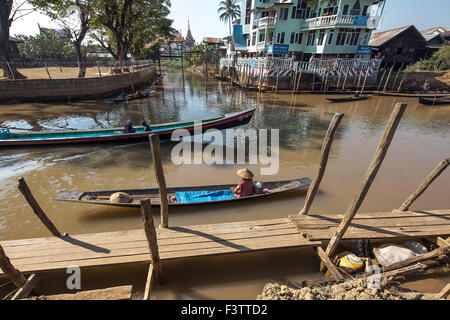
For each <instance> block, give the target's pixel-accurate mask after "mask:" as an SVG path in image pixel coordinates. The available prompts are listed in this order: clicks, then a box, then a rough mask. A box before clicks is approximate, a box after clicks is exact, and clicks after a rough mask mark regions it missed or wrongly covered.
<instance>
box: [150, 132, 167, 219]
mask: <svg viewBox="0 0 450 320" xmlns="http://www.w3.org/2000/svg"><path fill="white" fill-rule="evenodd" d="M149 140H150V148H151V150H152V156H153V166H154V168H155V175H156V181H157V182H158V189H159V197H160V200H161V225H162V227H163V228H168V227H169V200H168V199H167V188H166V179H165V177H164V170H163V166H162V161H161V149H160V140H159V136H158V135H156V134H151V135H150V136H149Z"/></svg>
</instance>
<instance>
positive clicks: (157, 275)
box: [141, 199, 163, 300]
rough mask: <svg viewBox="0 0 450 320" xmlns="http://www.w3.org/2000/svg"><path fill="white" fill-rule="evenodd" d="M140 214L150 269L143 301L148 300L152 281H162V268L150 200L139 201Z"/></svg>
mask: <svg viewBox="0 0 450 320" xmlns="http://www.w3.org/2000/svg"><path fill="white" fill-rule="evenodd" d="M141 214H142V219H143V220H144V230H145V236H146V237H147V241H148V247H149V250H150V261H151V264H150V267H149V272H148V275H147V283H146V286H145V292H144V300H149V299H150V291H151V287H152V285H153V283H154V280H157V279H158V280H159V281H160V282H161V281H162V279H163V277H162V267H161V260H160V257H159V249H158V238H157V235H156V228H155V223H154V222H153V215H152V204H151V201H150V199H147V200H142V201H141Z"/></svg>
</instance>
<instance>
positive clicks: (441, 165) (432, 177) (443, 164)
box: [398, 158, 450, 211]
mask: <svg viewBox="0 0 450 320" xmlns="http://www.w3.org/2000/svg"><path fill="white" fill-rule="evenodd" d="M449 165H450V158H449V159H445V160H444V161H442V162H441V163H439V165H438V166H437V167H436V168H435V169H434V170H433V171H432V172H431V173H430V174H429V175H428V177H426V179H425V180H424V181H423V182H422V183H421V184H420V185H419V186H418V187H417V189H416V191H414V193H413V194H411V195H410V196H409V198H408V199H407V200H406V201H405V202H404V203H403V204H402V206H401V207H400V208H399V209H398V211H408V210H409V207H410V206H411V205H412V204H413V203H414V201H416V200H417V199H418V198H419V197H420V196H421V195H422V194H423V193H424V192H425V191H426V190H427V189H428V187H429V186H430V185H431V184H432V183H433V181H434V180H436V179H437V178H438V177H439V176H440V175H441V173H442V172H444V170H445V169H447V167H448V166H449Z"/></svg>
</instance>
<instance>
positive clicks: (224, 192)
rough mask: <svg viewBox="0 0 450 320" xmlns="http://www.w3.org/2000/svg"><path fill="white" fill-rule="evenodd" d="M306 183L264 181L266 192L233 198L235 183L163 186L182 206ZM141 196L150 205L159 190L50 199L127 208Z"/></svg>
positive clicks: (61, 194)
mask: <svg viewBox="0 0 450 320" xmlns="http://www.w3.org/2000/svg"><path fill="white" fill-rule="evenodd" d="M310 185H311V179H309V178H300V179H294V180H287V181H271V182H264V183H263V186H264V189H265V191H266V192H262V193H260V194H254V195H252V196H248V197H242V198H236V197H234V195H233V191H232V190H233V189H234V188H235V187H236V184H229V185H228V184H227V185H211V186H198V187H177V188H167V196H168V200H169V206H173V207H184V206H194V205H209V204H217V203H230V202H236V201H243V200H251V199H259V198H264V197H269V196H274V195H277V194H280V193H285V192H288V191H292V190H301V189H308V188H309V186H310ZM173 197H176V199H177V201H176V202H173V201H170V199H172V198H173ZM144 199H151V202H152V206H155V207H158V206H160V196H159V190H158V189H136V190H111V191H96V192H79V191H59V192H58V193H57V194H56V195H55V196H54V197H53V200H55V201H68V202H76V203H84V204H93V205H106V206H115V207H131V208H133V207H134V208H137V207H140V202H141V200H144Z"/></svg>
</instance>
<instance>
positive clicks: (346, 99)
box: [328, 95, 372, 102]
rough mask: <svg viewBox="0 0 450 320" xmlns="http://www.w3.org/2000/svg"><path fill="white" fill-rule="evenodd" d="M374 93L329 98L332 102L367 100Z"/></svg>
mask: <svg viewBox="0 0 450 320" xmlns="http://www.w3.org/2000/svg"><path fill="white" fill-rule="evenodd" d="M371 96H372V95H367V96H351V97H345V98H328V100H330V101H331V102H353V101H359V100H367V99H369V98H370V97H371Z"/></svg>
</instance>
